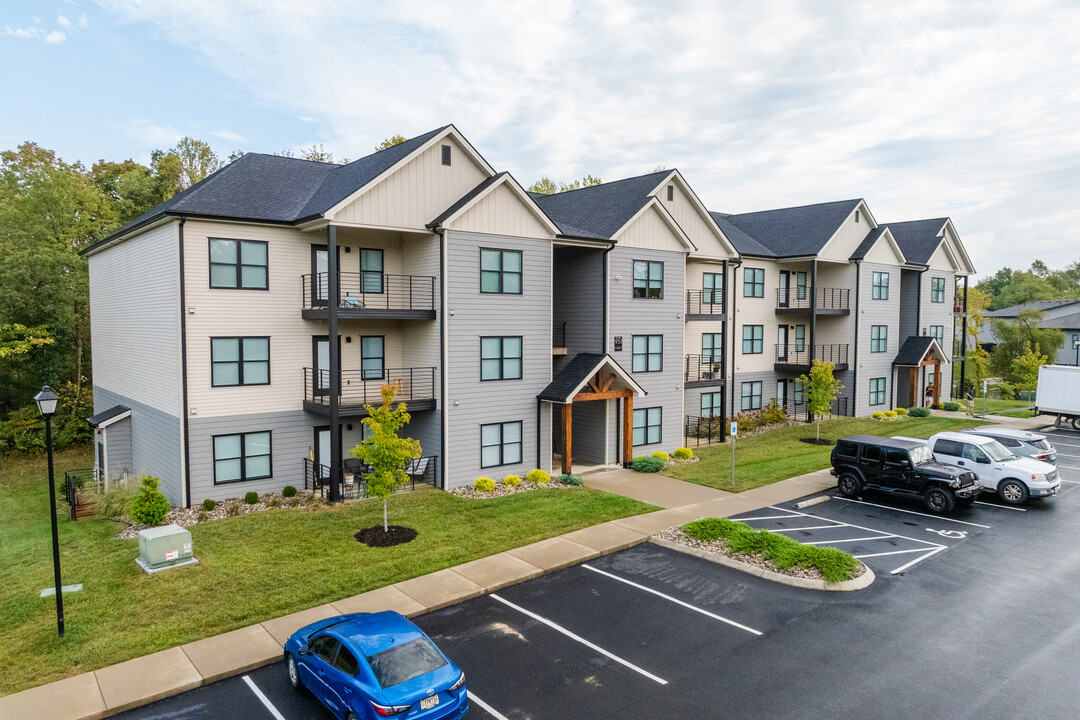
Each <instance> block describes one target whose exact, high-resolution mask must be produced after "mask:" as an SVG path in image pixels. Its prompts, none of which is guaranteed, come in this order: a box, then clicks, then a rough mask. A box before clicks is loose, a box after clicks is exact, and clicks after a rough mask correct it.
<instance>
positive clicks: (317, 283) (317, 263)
mask: <svg viewBox="0 0 1080 720" xmlns="http://www.w3.org/2000/svg"><path fill="white" fill-rule="evenodd" d="M328 254H329V253H328V252H327V249H326V246H325V245H312V246H311V290H310V292H311V298H310V300H311V306H312V307H326V303H327V301H328V300H329V296H330V286H329V278H330V263H329V262H328V261H327V256H328ZM337 256H338V273H339V274H340V273H341V248H340V247H338V253H337ZM340 296H341V283H338V301H339V302H340V300H341V297H340Z"/></svg>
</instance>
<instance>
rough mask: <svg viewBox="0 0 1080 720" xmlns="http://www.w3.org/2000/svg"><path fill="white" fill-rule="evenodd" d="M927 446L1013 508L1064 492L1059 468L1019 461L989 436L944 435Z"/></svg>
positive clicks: (948, 463) (1019, 458) (1033, 461)
mask: <svg viewBox="0 0 1080 720" xmlns="http://www.w3.org/2000/svg"><path fill="white" fill-rule="evenodd" d="M926 442H927V443H928V444H929V445H930V451H931V452H933V453H934V459H935V460H937V461H938V462H939V463H941V464H943V465H953V466H956V467H962V468H964V469H965V470H970V471H971V472H973V473H975V475H976V477H978V479H979V485H980V486H982V488H983V489H984V490H988V491H991V492H994V493H997V495H998V497H1000V498H1001V499H1002V500H1003V501H1004V502H1006V503H1008V504H1009V505H1022V504H1023V503H1025V502H1027V500H1028V498H1029V497H1049V496H1051V495H1057V494H1058V491H1059V490H1060V489H1061V479H1060V478H1059V477H1058V470H1057V468H1056V467H1054V466H1053V465H1051V464H1049V463H1045V462H1042V461H1041V460H1033V459H1031V458H1023V457H1017V456H1016V455H1013V454H1012V453H1011V452H1009V450H1008V448H1006V447H1005V446H1004V445H1002V444H1001V443H999V442H998V441H997V440H994V439H993V438H989V437H986V436H985V435H972V434H969V433H958V432H942V433H938V434H937V435H932V436H931V437H930V439H929V440H927V441H926Z"/></svg>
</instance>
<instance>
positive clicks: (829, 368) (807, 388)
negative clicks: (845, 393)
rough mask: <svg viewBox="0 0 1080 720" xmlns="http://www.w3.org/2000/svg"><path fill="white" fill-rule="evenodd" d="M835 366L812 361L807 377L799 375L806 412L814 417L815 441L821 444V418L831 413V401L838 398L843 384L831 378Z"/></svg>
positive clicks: (829, 363)
mask: <svg viewBox="0 0 1080 720" xmlns="http://www.w3.org/2000/svg"><path fill="white" fill-rule="evenodd" d="M835 369H836V366H835V365H834V364H833V363H831V362H822V361H821V360H814V366H813V367H812V368H810V374H809V375H800V376H799V382H800V383H802V386H803V392H805V393H806V410H807V412H809V413H811V414H812V415H813V416H814V420H815V421H816V424H817V440H818V442H821V416H822V415H827V414H828V413H830V412H832V404H833V401H835V400H836V398H837V397H839V396H840V391H841V390H843V389H844V386H843V384H842V383H841V382H840V381H839V380H837V379H836V378H835V377H834V376H833V370H835Z"/></svg>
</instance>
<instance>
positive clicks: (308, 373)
mask: <svg viewBox="0 0 1080 720" xmlns="http://www.w3.org/2000/svg"><path fill="white" fill-rule="evenodd" d="M387 384H389V385H393V386H394V387H395V388H396V390H397V392H396V393H395V395H394V402H404V403H406V404H407V405H408V408H409V410H410V412H415V411H417V410H434V409H435V368H433V367H425V368H385V369H383V370H381V371H379V370H343V371H341V393H340V394H339V395H338V408H339V410H338V411H339V413H340V415H341V417H355V416H363V415H367V414H368V411H367V410H366V409H365V408H364V406H365V405H378V404H379V403H380V402H381V400H382V386H383V385H387ZM304 409H305V410H307V411H309V412H313V413H318V414H319V415H329V414H330V371H329V370H320V369H315V368H304Z"/></svg>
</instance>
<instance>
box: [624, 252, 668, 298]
mask: <svg viewBox="0 0 1080 720" xmlns="http://www.w3.org/2000/svg"><path fill="white" fill-rule="evenodd" d="M638 263H642V264H644V265H645V277H644V278H638V276H637V273H636V272H635V271H636V270H637V264H638ZM654 265H659V266H660V278H659V282H660V295H659V296H658V297H653V296H652V294H651V291H652V284H653V283H654V282H656V281H657V278H654V277H653V275H652V271H653V266H654ZM639 280H644V281H645V287H644V288H643V289H644V290H645V294H644V295H638V294H637V291H638V287H637V284H638V281H639ZM630 297H631V299H633V300H663V299H664V261H663V260H631V263H630Z"/></svg>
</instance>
